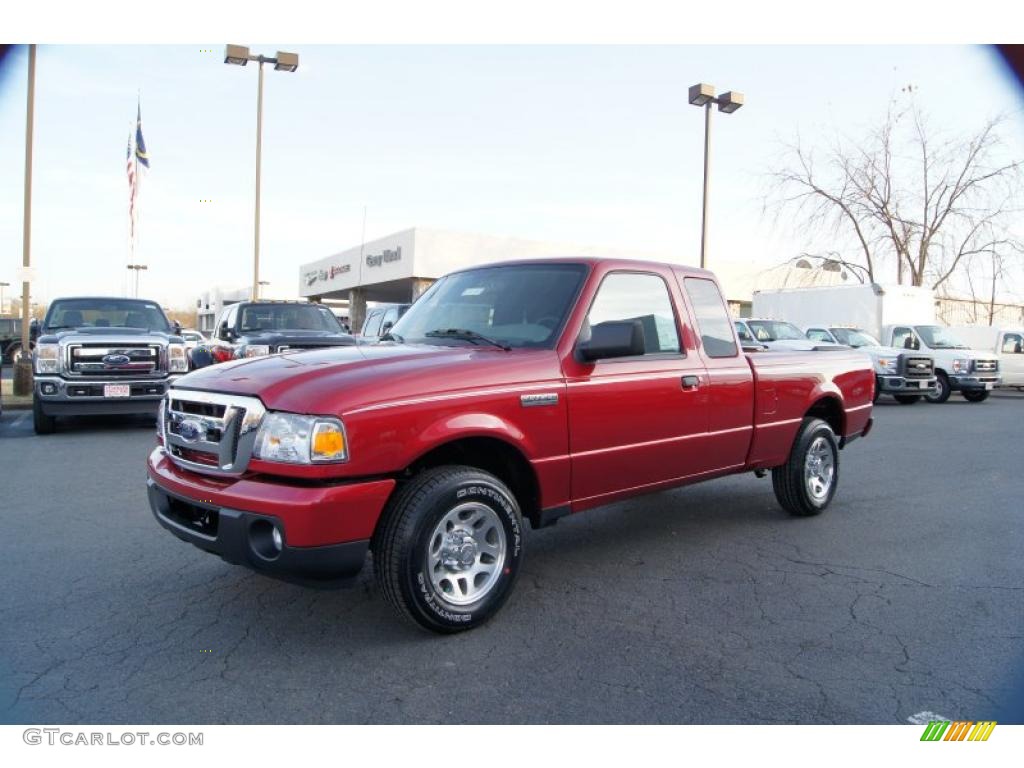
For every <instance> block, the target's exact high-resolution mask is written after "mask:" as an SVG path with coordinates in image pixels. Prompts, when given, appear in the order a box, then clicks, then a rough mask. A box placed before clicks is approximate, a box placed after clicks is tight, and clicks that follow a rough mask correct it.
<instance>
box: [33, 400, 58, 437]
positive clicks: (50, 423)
mask: <svg viewBox="0 0 1024 768" xmlns="http://www.w3.org/2000/svg"><path fill="white" fill-rule="evenodd" d="M32 426H33V428H34V429H35V431H36V434H37V435H50V434H53V432H54V430H56V429H57V417H56V416H47V415H46V414H45V413H43V404H42V403H40V402H39V400H38V398H35V399H33V400H32Z"/></svg>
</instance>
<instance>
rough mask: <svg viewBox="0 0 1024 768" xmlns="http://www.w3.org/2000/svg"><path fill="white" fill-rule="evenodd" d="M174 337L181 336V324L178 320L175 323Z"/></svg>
mask: <svg viewBox="0 0 1024 768" xmlns="http://www.w3.org/2000/svg"><path fill="white" fill-rule="evenodd" d="M173 325H174V335H175V336H181V323H180V322H179V321H177V320H175V321H174V324H173Z"/></svg>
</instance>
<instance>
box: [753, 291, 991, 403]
mask: <svg viewBox="0 0 1024 768" xmlns="http://www.w3.org/2000/svg"><path fill="white" fill-rule="evenodd" d="M753 312H754V314H756V315H758V316H760V317H773V318H778V319H780V320H789V321H790V322H791V323H795V324H796V325H799V326H801V327H803V328H812V327H818V328H820V327H824V328H834V327H852V328H858V329H863V330H865V331H867V333H869V334H870V335H872V336H874V337H875V338H877V339H879V340H880V341H881V343H882V345H883V346H886V347H890V348H895V351H900V352H901V357H900V359H899V363H898V366H897V368H896V370H895V371H893V373H895V374H897V378H898V376H900V375H902V376H905V375H906V372H907V364H908V363H910V362H911V358H910V355H911V354H913V355H915V357H916V356H920V357H922V358H923V357H929V356H930V357H931V358H932V359H933V361H934V371H935V374H934V375H935V389H934V391H933V392H931V393H930V394H926V395H925V398H926V399H927V400H928V401H929V402H932V403H944V402H946V400H948V399H949V396H950V393H951V392H957V391H959V392H961V393H962V394H963V396H964V399H965V400H967V401H968V402H972V403H980V402H982V401H984V400H986V399H987V398H988V396H989V394H990V393H991V391H992V388H993V387H996V386H999V383H1000V378H999V361H998V359H997V358H996V357H995V355H994V354H993V353H992V352H990V351H985V350H976V349H970V348H969V347H968V346H967V345H966V344H964V343H963V342H961V341H960V340H959V339H957V338H956V336H955V334H952V333H950V331H949V330H948V329H946V328H943V327H941V326H938V325H936V324H935V296H934V294H933V293H932V291H931V290H929V289H927V288H920V287H916V286H909V285H887V286H882V285H878V284H877V283H869V284H867V285H838V286H827V287H820V288H791V289H785V288H784V289H780V290H771V291H757V292H755V293H754V302H753ZM865 351H867V350H865ZM914 362H915V363H916V362H917V361H914ZM875 372H876V374H878V375H879V378H878V379H877V382H878V384H879V386H880V388H882V390H881V391H889V390H887V389H885V387H886V385H887V383H888V382H887V380H886V378H885V376H886V375H888V371H887V372H882V371H880V370H879V368H878V366H877V365H876V369H875ZM894 381H895V380H894Z"/></svg>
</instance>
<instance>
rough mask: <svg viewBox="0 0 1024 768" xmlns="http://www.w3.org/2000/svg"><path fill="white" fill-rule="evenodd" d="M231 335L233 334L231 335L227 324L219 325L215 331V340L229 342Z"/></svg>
mask: <svg viewBox="0 0 1024 768" xmlns="http://www.w3.org/2000/svg"><path fill="white" fill-rule="evenodd" d="M232 335H233V334H232V333H231V329H230V328H228V324H227V322H223V323H221V324H220V328H218V329H217V338H218V339H223V340H224V341H231V336H232Z"/></svg>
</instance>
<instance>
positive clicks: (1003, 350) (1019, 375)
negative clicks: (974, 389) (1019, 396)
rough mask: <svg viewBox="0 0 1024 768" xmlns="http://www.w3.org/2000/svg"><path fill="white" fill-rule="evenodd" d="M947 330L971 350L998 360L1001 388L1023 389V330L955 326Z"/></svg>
mask: <svg viewBox="0 0 1024 768" xmlns="http://www.w3.org/2000/svg"><path fill="white" fill-rule="evenodd" d="M949 330H950V331H952V332H953V333H955V334H956V335H957V336H958V337H959V338H961V339H963V340H964V341H965V342H966V343H968V344H970V345H971V347H972V348H973V349H980V350H984V351H985V352H991V353H993V354H994V355H995V356H996V357H998V358H999V375H1000V378H1001V379H1002V380H1003V382H1002V386H1004V387H1017V388H1018V389H1024V328H995V327H992V326H989V325H955V326H951V327H950V329H949Z"/></svg>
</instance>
